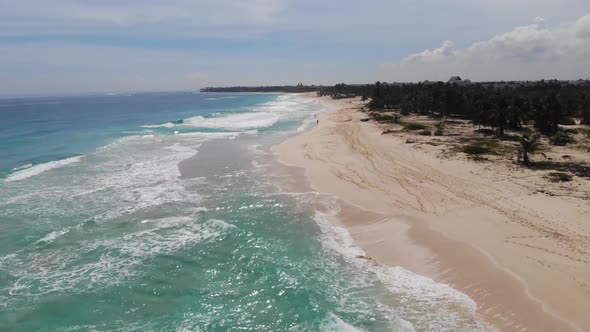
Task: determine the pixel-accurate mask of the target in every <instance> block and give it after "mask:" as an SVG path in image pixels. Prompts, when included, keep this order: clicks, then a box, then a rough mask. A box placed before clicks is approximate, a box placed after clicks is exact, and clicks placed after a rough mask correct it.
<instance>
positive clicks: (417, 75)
mask: <svg viewBox="0 0 590 332" xmlns="http://www.w3.org/2000/svg"><path fill="white" fill-rule="evenodd" d="M384 67H385V68H386V72H387V74H389V75H390V78H389V80H396V79H397V80H411V81H414V80H424V79H430V80H432V79H439V80H441V79H446V78H448V77H450V76H452V75H462V76H468V77H471V78H473V79H476V80H488V79H540V78H563V79H568V78H570V79H572V78H580V77H584V78H585V77H587V76H588V74H590V73H589V72H584V71H583V70H588V69H589V68H590V15H586V16H583V17H581V18H580V19H578V20H577V21H575V22H573V23H568V24H561V25H559V26H556V27H554V28H550V27H547V26H546V24H545V20H544V19H543V18H541V17H537V18H536V19H535V20H534V23H533V24H530V25H527V26H521V27H516V28H514V29H513V30H512V31H510V32H507V33H503V34H499V35H496V36H494V37H492V38H490V39H488V40H484V41H479V42H475V43H473V44H471V45H470V46H467V47H464V48H458V47H456V46H455V44H454V43H453V42H451V41H445V42H444V43H443V45H442V46H441V47H439V48H436V49H432V50H425V51H422V52H419V53H415V54H412V55H409V56H407V57H406V58H404V59H403V60H402V61H401V62H399V63H397V64H386V65H385V66H384Z"/></svg>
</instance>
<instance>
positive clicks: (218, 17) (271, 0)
mask: <svg viewBox="0 0 590 332" xmlns="http://www.w3.org/2000/svg"><path fill="white" fill-rule="evenodd" d="M285 1H286V0H240V1H233V0H120V1H111V0H109V1H79V0H19V1H13V0H0V35H27V34H41V35H47V34H60V33H64V34H68V33H70V34H71V33H73V34H80V33H85V32H95V33H96V32H98V33H101V32H102V33H104V32H111V33H112V32H115V33H122V32H123V31H125V32H127V33H134V32H135V33H139V34H144V35H150V34H153V33H154V32H157V31H158V30H164V31H170V32H173V33H174V34H180V35H182V34H188V33H192V34H195V35H199V34H201V35H203V34H207V33H209V32H214V31H201V30H204V29H211V30H213V29H214V28H216V27H219V26H224V25H228V26H237V25H249V26H264V25H268V24H270V23H272V22H274V19H275V17H276V15H278V14H279V13H280V12H281V11H282V10H283V9H284V6H285ZM162 28H163V29H162ZM250 34H252V33H250Z"/></svg>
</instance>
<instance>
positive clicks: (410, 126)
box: [404, 122, 428, 130]
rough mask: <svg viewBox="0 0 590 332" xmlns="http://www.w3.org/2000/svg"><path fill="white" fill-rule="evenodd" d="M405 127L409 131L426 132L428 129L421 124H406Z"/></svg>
mask: <svg viewBox="0 0 590 332" xmlns="http://www.w3.org/2000/svg"><path fill="white" fill-rule="evenodd" d="M404 127H405V128H406V129H407V130H425V129H426V128H428V127H426V126H425V125H423V124H421V123H415V122H409V123H406V124H405V126H404Z"/></svg>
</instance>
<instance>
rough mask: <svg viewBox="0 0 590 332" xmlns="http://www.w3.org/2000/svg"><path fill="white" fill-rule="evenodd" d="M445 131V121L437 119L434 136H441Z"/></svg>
mask: <svg viewBox="0 0 590 332" xmlns="http://www.w3.org/2000/svg"><path fill="white" fill-rule="evenodd" d="M444 133H445V123H444V121H442V120H441V121H439V122H438V123H437V124H436V131H435V132H434V136H442V135H444Z"/></svg>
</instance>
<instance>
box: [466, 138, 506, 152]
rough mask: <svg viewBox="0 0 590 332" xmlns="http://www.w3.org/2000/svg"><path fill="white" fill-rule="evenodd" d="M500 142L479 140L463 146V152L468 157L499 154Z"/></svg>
mask: <svg viewBox="0 0 590 332" xmlns="http://www.w3.org/2000/svg"><path fill="white" fill-rule="evenodd" d="M500 148H501V145H500V142H499V141H497V140H491V139H479V140H476V141H472V142H470V143H469V144H467V145H465V146H463V152H464V153H466V154H470V155H480V154H499V150H500Z"/></svg>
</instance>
